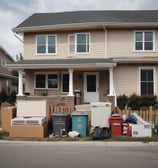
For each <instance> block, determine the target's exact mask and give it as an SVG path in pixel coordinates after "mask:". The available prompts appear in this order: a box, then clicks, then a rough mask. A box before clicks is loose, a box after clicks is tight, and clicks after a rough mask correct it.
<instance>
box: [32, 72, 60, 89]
mask: <svg viewBox="0 0 158 168" xmlns="http://www.w3.org/2000/svg"><path fill="white" fill-rule="evenodd" d="M53 74H56V75H57V79H58V85H57V88H48V75H53ZM36 75H45V88H36ZM34 89H48V90H59V72H55V71H54V72H50V71H49V72H44V71H42V72H35V73H34Z"/></svg>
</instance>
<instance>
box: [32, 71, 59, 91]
mask: <svg viewBox="0 0 158 168" xmlns="http://www.w3.org/2000/svg"><path fill="white" fill-rule="evenodd" d="M58 86H59V79H58V74H57V73H48V74H44V73H42V74H36V75H35V88H36V89H58Z"/></svg>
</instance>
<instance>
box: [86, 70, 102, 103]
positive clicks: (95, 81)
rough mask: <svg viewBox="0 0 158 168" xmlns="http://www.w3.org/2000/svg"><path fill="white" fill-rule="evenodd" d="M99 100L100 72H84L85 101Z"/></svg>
mask: <svg viewBox="0 0 158 168" xmlns="http://www.w3.org/2000/svg"><path fill="white" fill-rule="evenodd" d="M96 101H99V73H98V72H85V73H84V102H85V103H89V102H96Z"/></svg>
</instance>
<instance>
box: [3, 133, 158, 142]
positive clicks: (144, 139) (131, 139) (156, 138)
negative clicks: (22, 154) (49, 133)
mask: <svg viewBox="0 0 158 168" xmlns="http://www.w3.org/2000/svg"><path fill="white" fill-rule="evenodd" d="M0 139H3V140H25V141H26V140H27V141H92V140H93V139H92V137H90V136H87V137H75V138H71V137H58V138H49V137H45V138H10V137H9V133H7V132H2V131H1V132H0ZM95 141H97V140H95ZM98 141H122V142H123V141H129V142H136V141H141V142H145V143H146V142H155V141H157V142H158V133H157V134H154V135H153V136H152V137H151V138H150V137H140V138H134V137H131V136H117V137H111V138H108V139H103V140H98Z"/></svg>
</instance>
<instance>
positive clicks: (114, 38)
mask: <svg viewBox="0 0 158 168" xmlns="http://www.w3.org/2000/svg"><path fill="white" fill-rule="evenodd" d="M135 31H137V29H135V30H126V29H123V30H108V36H107V40H108V44H107V48H108V51H107V52H108V56H109V57H114V58H115V57H131V56H132V57H143V56H158V46H157V40H158V33H157V31H155V51H154V52H152V51H151V52H149V51H147V52H145V51H144V52H141V51H139V52H137V51H135V50H134V45H135V43H134V32H135ZM139 31H141V30H139ZM142 31H144V30H142ZM151 31H152V30H151Z"/></svg>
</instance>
